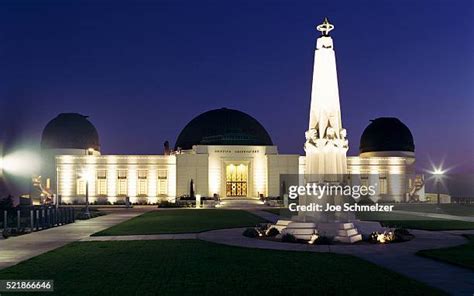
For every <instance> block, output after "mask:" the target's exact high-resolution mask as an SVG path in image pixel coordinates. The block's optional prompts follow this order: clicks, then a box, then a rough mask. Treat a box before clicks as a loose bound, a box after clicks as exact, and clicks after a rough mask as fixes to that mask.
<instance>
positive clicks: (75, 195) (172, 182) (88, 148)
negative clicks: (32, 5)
mask: <svg viewBox="0 0 474 296" xmlns="http://www.w3.org/2000/svg"><path fill="white" fill-rule="evenodd" d="M331 26H332V25H331V24H329V23H328V22H325V23H323V24H322V25H321V26H319V27H318V30H320V31H321V32H323V35H322V36H321V37H320V38H318V39H317V44H316V53H315V68H314V73H313V87H312V100H311V101H312V103H311V112H310V124H309V129H308V131H307V132H306V139H307V141H306V144H305V149H306V155H307V156H306V157H304V156H299V155H296V154H279V153H278V148H277V146H275V145H274V144H273V142H272V140H271V138H270V135H269V134H268V133H267V132H266V130H265V128H264V127H263V126H262V125H261V124H260V123H259V122H258V121H257V120H256V119H255V118H253V117H251V116H250V115H248V114H246V113H243V112H241V111H238V110H232V109H227V108H221V109H215V110H211V111H208V112H205V113H203V114H200V115H199V116H197V117H195V118H194V119H193V120H191V121H190V122H189V123H188V124H187V125H186V126H185V128H184V129H183V130H182V132H181V133H180V135H179V136H178V138H177V141H176V145H175V147H174V149H173V150H171V149H170V148H169V145H168V147H165V152H164V154H163V155H101V153H100V145H99V137H98V132H97V130H96V129H95V127H94V126H93V125H92V123H90V121H89V120H88V119H87V117H86V116H83V115H80V114H77V113H63V114H60V115H59V116H58V117H56V118H55V119H53V120H52V121H50V122H49V123H48V125H47V126H46V127H45V129H44V131H43V135H42V143H41V146H42V151H43V169H42V175H43V180H46V184H47V187H49V189H50V191H51V193H52V194H56V195H58V196H60V197H61V201H62V202H63V203H82V202H84V197H85V194H86V185H87V187H88V188H87V189H88V193H89V198H90V201H91V202H97V203H112V204H113V203H122V202H124V200H125V198H126V197H129V198H130V201H131V202H133V203H143V204H144V203H151V204H155V203H159V202H160V201H162V200H168V201H171V202H173V201H175V200H176V198H178V197H181V196H185V195H189V194H196V195H201V196H203V197H215V196H218V197H220V198H222V199H225V198H238V199H256V198H261V197H282V195H283V194H284V193H285V191H286V188H284V187H285V182H284V180H283V179H282V176H283V175H303V174H305V173H307V172H306V170H307V169H308V166H307V163H306V161H307V157H312V160H311V163H314V164H315V166H314V168H313V169H314V170H312V173H314V172H318V169H321V168H324V170H323V171H322V172H323V173H324V172H325V173H327V172H328V170H326V169H327V168H328V167H329V166H331V168H333V169H334V170H335V172H336V174H348V175H349V177H348V179H349V180H350V182H351V183H352V184H367V185H369V184H376V185H377V186H376V187H377V188H378V192H377V194H376V195H375V196H371V198H372V199H373V200H374V201H377V200H385V201H397V202H403V201H409V200H423V199H424V193H423V180H422V177H420V176H416V175H415V174H414V167H413V164H414V161H415V154H414V141H413V137H412V135H411V132H410V130H409V129H408V128H407V127H406V126H405V125H404V124H403V123H402V122H401V121H400V120H398V119H397V118H377V119H375V120H372V122H371V124H369V126H368V127H367V128H366V130H365V131H364V133H363V134H362V136H361V142H360V147H359V151H360V155H359V156H348V157H346V152H347V149H348V143H347V140H346V130H345V129H343V128H342V119H341V114H340V106H339V93H338V82H337V72H336V66H335V65H336V64H335V52H334V50H333V40H332V38H331V37H329V34H328V33H329V31H330V30H332V28H333V27H331ZM302 112H304V110H302ZM323 142H324V143H323ZM328 143H329V144H328ZM333 146H334V147H335V148H334V149H336V148H337V149H336V150H334V151H335V152H334V153H333V154H334V157H332V156H331V155H333V154H331V153H326V152H324V153H322V151H326V150H327V149H331V147H333ZM336 146H337V147H336ZM321 155H325V157H326V158H324V159H322V158H321V157H320V156H321ZM331 157H332V158H331ZM333 158H334V159H333ZM309 168H311V165H310V166H309ZM329 171H331V170H329Z"/></svg>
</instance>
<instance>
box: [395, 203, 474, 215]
mask: <svg viewBox="0 0 474 296" xmlns="http://www.w3.org/2000/svg"><path fill="white" fill-rule="evenodd" d="M394 205H395V207H394V208H393V209H394V210H401V211H410V212H422V213H436V214H447V215H454V216H474V204H440V206H439V207H440V209H439V210H438V206H437V204H421V203H420V204H416V203H409V204H394Z"/></svg>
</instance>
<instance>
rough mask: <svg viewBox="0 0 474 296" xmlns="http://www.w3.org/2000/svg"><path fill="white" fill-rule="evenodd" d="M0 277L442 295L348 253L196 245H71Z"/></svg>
mask: <svg viewBox="0 0 474 296" xmlns="http://www.w3.org/2000/svg"><path fill="white" fill-rule="evenodd" d="M0 279H54V281H55V282H54V286H55V292H56V293H55V294H54V295H239V296H240V295H440V294H442V292H440V291H439V290H436V289H434V288H430V287H428V286H426V285H424V284H421V283H419V282H416V281H415V280H412V279H409V278H406V277H404V276H402V275H399V274H397V273H394V272H392V271H389V270H386V269H384V268H381V267H378V266H376V265H374V264H372V263H369V262H366V261H363V260H361V259H358V258H356V257H352V256H348V255H340V254H331V253H309V252H290V251H276V250H260V249H247V248H238V247H231V246H224V245H217V244H213V243H208V242H203V241H199V240H184V241H183V240H181V241H177V240H174V241H112V242H77V243H72V244H69V245H67V246H65V247H62V248H59V249H57V250H55V251H51V252H48V253H46V254H43V255H40V256H38V257H35V258H33V259H30V260H28V261H25V262H22V263H20V264H18V265H16V266H13V267H10V268H8V269H6V270H2V271H0ZM45 295H49V294H45Z"/></svg>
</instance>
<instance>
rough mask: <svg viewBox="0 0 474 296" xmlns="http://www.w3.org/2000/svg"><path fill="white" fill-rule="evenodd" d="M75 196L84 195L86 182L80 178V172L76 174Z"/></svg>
mask: <svg viewBox="0 0 474 296" xmlns="http://www.w3.org/2000/svg"><path fill="white" fill-rule="evenodd" d="M76 176H77V179H76V194H77V195H86V180H85V179H84V178H83V177H82V175H81V172H77V174H76Z"/></svg>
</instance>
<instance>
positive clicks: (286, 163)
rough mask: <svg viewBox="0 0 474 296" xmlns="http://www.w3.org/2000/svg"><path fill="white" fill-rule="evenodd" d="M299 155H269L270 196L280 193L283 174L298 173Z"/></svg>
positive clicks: (268, 187)
mask: <svg viewBox="0 0 474 296" xmlns="http://www.w3.org/2000/svg"><path fill="white" fill-rule="evenodd" d="M299 157H300V156H299V155H267V163H268V169H267V190H268V196H271V197H275V196H279V195H280V187H281V178H280V175H283V174H294V175H296V174H298V171H299Z"/></svg>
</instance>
